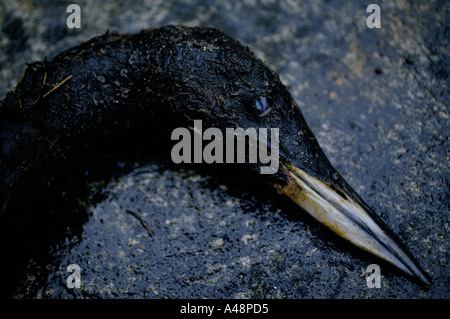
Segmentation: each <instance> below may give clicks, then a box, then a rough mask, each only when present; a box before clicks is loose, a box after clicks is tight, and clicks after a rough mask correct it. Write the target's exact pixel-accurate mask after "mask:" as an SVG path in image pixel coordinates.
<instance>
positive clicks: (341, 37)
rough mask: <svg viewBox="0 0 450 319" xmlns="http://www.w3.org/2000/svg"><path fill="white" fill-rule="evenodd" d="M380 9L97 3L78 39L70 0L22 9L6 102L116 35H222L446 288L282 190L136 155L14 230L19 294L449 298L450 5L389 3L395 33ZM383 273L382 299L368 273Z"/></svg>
mask: <svg viewBox="0 0 450 319" xmlns="http://www.w3.org/2000/svg"><path fill="white" fill-rule="evenodd" d="M370 3H371V2H367V1H366V2H365V1H358V2H357V1H352V2H349V3H347V2H344V1H310V2H309V3H301V2H300V1H275V0H273V1H272V0H266V1H253V0H245V1H240V0H239V1H238V0H237V1H226V2H224V3H222V2H218V3H216V2H215V1H211V0H198V1H177V0H175V1H173V0H171V1H168V0H161V1H117V2H116V3H115V4H113V3H112V2H110V1H93V0H92V1H81V0H80V1H78V2H77V4H79V5H80V7H81V10H82V12H81V29H68V28H67V27H66V18H67V16H68V15H69V14H68V13H66V6H67V4H66V2H65V1H35V0H27V1H4V2H1V4H0V52H1V54H0V79H1V82H0V83H1V86H0V96H2V97H3V96H4V95H5V94H6V92H7V91H9V90H11V89H12V88H13V87H14V85H15V84H16V83H17V81H18V80H19V78H20V75H21V74H22V72H23V70H24V69H25V67H26V64H25V63H27V62H31V61H32V60H43V59H44V58H45V57H47V58H48V59H51V58H52V57H53V56H55V55H56V54H57V53H59V52H60V51H62V50H63V49H66V48H69V47H71V46H73V45H77V44H79V43H80V42H81V41H83V40H88V39H90V38H91V37H92V36H95V35H99V34H102V33H104V32H106V30H111V31H120V32H137V31H139V30H140V29H143V28H149V27H155V26H162V25H167V24H184V25H188V26H208V27H215V28H218V29H222V30H223V31H224V32H225V33H226V34H228V35H230V36H232V37H234V38H236V39H238V40H240V41H242V42H243V43H245V44H247V45H248V46H249V47H250V48H251V49H252V50H253V51H254V52H255V53H256V55H257V56H258V57H260V58H261V59H263V60H264V61H266V62H267V64H268V65H269V66H270V67H271V68H272V69H274V70H275V71H277V72H278V73H279V74H280V76H281V79H282V81H283V82H284V83H285V85H287V86H288V87H289V88H290V91H291V94H292V95H293V96H294V98H295V99H296V101H297V102H298V104H299V105H300V107H301V108H302V110H303V114H304V116H305V118H306V120H307V122H308V124H309V126H310V128H311V129H312V131H313V132H314V133H315V135H316V137H317V139H318V140H319V142H320V144H321V146H322V147H323V149H324V151H325V153H326V154H327V156H328V157H329V159H330V161H331V162H332V163H333V165H334V166H335V167H336V168H337V170H338V171H339V172H340V173H341V174H342V175H343V176H344V177H345V178H346V179H347V181H348V182H349V183H350V184H351V185H352V186H353V187H354V188H355V190H356V191H357V192H358V193H359V194H360V195H361V196H362V197H363V198H364V199H365V200H366V201H367V202H368V204H369V205H371V206H372V207H374V209H375V211H376V212H377V213H378V214H380V215H381V217H382V219H383V220H384V221H385V222H386V224H387V225H389V227H390V228H391V229H392V230H393V231H394V232H395V233H396V234H397V235H398V236H399V237H400V239H401V240H402V241H403V242H404V243H405V245H406V246H407V247H408V249H409V250H410V251H411V253H412V255H414V256H415V257H416V258H417V260H418V261H419V263H420V265H421V266H422V267H423V268H424V269H425V271H426V272H427V273H428V274H429V275H430V276H431V277H432V280H433V285H432V286H431V287H430V288H428V289H424V288H421V287H420V286H418V285H416V284H415V283H412V282H410V281H409V280H408V279H407V278H405V277H404V276H403V275H401V274H399V273H398V272H396V271H394V270H393V269H392V268H389V267H388V266H386V265H385V264H383V263H381V262H379V261H378V260H376V259H375V258H374V257H371V256H369V255H367V254H365V253H362V252H360V251H358V250H356V249H354V248H353V247H351V246H350V245H348V244H347V243H345V242H343V241H342V240H339V239H338V238H337V237H336V236H335V235H333V234H331V233H330V232H329V231H328V230H327V229H325V228H324V227H322V226H321V225H319V224H318V223H316V222H315V221H314V220H312V219H311V218H309V217H307V216H305V213H303V212H302V211H301V210H299V209H298V208H297V207H295V206H294V205H293V204H291V203H289V202H288V201H287V200H284V199H282V198H278V197H277V195H276V194H275V193H274V192H271V191H270V190H269V189H267V188H265V187H262V186H260V185H254V184H253V183H252V182H250V181H246V180H242V178H241V177H240V176H239V175H236V176H223V174H220V173H217V172H211V171H208V169H205V168H204V167H197V166H191V167H180V166H176V165H174V164H172V163H170V161H169V160H168V159H167V158H168V155H167V154H161V152H162V151H160V150H158V149H155V150H154V152H153V153H154V155H149V154H148V152H143V151H142V150H138V149H136V150H134V151H135V152H136V155H135V154H134V153H133V152H128V153H127V154H107V155H105V158H102V159H100V160H98V163H91V164H89V165H87V166H86V167H89V169H87V171H86V173H85V176H87V178H86V179H83V182H80V181H79V179H77V178H74V182H73V183H72V184H71V183H68V186H66V188H65V189H62V190H61V194H55V196H54V198H52V199H50V198H42V200H41V202H40V203H34V204H33V206H32V207H30V211H29V212H27V214H25V215H20V216H8V217H4V218H5V220H4V221H2V225H1V230H2V232H1V249H2V284H1V287H2V288H1V289H2V292H1V295H2V296H6V297H14V298H23V297H26V298H83V297H84V298H144V297H145V298H379V297H380V298H449V297H450V292H449V287H450V271H449V268H448V266H449V265H448V263H449V261H448V259H449V258H448V257H449V252H448V243H449V204H450V202H449V145H448V132H449V108H448V101H449V87H448V83H449V79H448V76H449V72H450V56H449V48H450V43H449V42H450V41H449V39H450V22H449V17H450V5H449V3H448V2H446V1H378V2H377V3H378V4H379V5H380V7H381V28H380V29H369V28H368V27H367V25H366V18H367V16H368V15H369V13H366V8H367V5H369V4H370ZM113 153H114V152H113ZM139 154H141V155H142V154H145V156H144V155H142V156H141V155H139ZM80 160H81V159H80ZM68 178H69V179H70V178H71V177H70V176H69V177H68ZM85 180H88V181H89V184H88V185H87V186H84V184H83V183H84V181H85ZM81 184H83V185H81ZM26 200H27V199H26V198H24V201H26ZM127 211H128V212H127ZM129 212H133V213H134V214H130V213H129ZM136 214H137V215H138V216H140V218H142V219H143V220H144V221H145V222H146V223H147V224H148V226H149V228H150V229H151V230H152V231H153V233H154V236H152V237H151V236H149V233H148V231H147V229H146V228H145V227H143V225H142V224H141V222H140V220H139V219H138V218H137V217H136ZM373 263H378V264H380V266H381V273H382V279H381V288H380V289H369V288H368V287H367V286H366V280H365V277H364V275H363V270H365V269H366V268H367V266H368V265H370V264H373ZM69 264H78V265H79V266H80V267H81V288H79V289H69V288H67V285H66V278H67V277H68V276H69V275H70V273H68V272H67V266H68V265H69Z"/></svg>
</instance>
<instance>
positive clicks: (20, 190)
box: [0, 26, 430, 285]
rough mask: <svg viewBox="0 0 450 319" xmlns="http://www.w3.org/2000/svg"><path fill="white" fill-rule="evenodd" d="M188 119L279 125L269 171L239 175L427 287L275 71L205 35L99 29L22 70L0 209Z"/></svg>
mask: <svg viewBox="0 0 450 319" xmlns="http://www.w3.org/2000/svg"><path fill="white" fill-rule="evenodd" d="M194 120H201V121H202V123H203V127H204V128H207V127H215V128H220V129H225V128H235V127H241V128H247V127H254V128H279V150H278V152H277V154H276V155H277V156H278V159H279V163H280V166H279V169H278V171H277V172H276V173H275V174H264V175H261V174H260V167H261V165H262V164H261V163H254V164H248V165H245V166H243V167H245V170H246V173H247V174H249V175H253V176H255V177H256V178H259V179H260V180H261V181H264V182H266V183H269V184H270V185H272V186H273V187H274V188H275V189H277V190H278V192H281V193H283V194H285V195H287V196H288V197H289V198H291V199H292V200H293V201H294V202H295V203H296V204H297V205H298V206H300V207H301V208H302V209H303V210H304V211H306V212H307V213H309V214H310V215H312V216H313V217H314V218H315V219H317V220H318V221H319V222H321V223H322V224H324V225H326V226H327V227H328V228H330V229H331V230H332V231H334V232H336V233H337V234H338V235H339V236H341V237H343V238H345V239H346V240H348V241H349V242H351V243H353V244H354V245H356V246H358V247H360V248H362V249H364V250H366V251H368V252H370V253H372V254H374V255H376V256H377V257H379V258H381V259H383V260H385V261H387V262H388V263H390V264H392V265H394V266H395V267H397V268H398V269H400V270H401V271H403V272H404V273H405V274H406V275H408V276H410V277H412V278H414V279H416V280H417V281H419V282H421V283H422V284H425V285H429V284H430V279H429V277H428V275H427V274H426V273H425V272H424V271H423V270H422V269H421V268H420V266H419V265H418V263H417V262H416V261H415V260H414V258H413V257H412V256H411V255H410V254H409V253H408V252H407V251H406V249H405V248H404V247H403V246H402V244H401V243H400V242H399V241H398V240H397V239H396V237H395V236H394V235H393V234H391V232H390V231H389V230H388V228H387V227H386V225H385V224H384V223H383V222H382V221H381V220H380V218H379V217H378V216H377V215H376V214H375V213H374V212H373V211H372V209H371V208H370V207H369V206H368V205H367V204H366V203H365V202H364V201H363V200H362V199H361V198H360V197H359V196H358V195H357V194H356V193H355V191H354V190H353V189H352V188H351V187H350V186H349V185H348V183H347V182H346V181H345V180H344V179H343V178H342V176H341V175H340V174H339V173H338V172H337V171H336V170H335V169H334V168H333V166H332V165H331V164H330V162H329V160H328V159H327V158H326V156H325V154H324V152H323V151H322V150H321V148H320V146H319V144H318V142H317V140H316V138H315V137H314V135H313V133H312V132H311V130H310V129H309V128H308V126H307V124H306V122H305V120H304V118H303V116H302V113H301V110H300V108H299V106H298V105H297V103H296V102H295V101H294V99H293V98H292V97H291V95H290V93H289V92H288V90H287V88H286V87H285V86H284V85H283V84H282V83H281V81H280V79H279V76H278V74H277V73H275V72H273V71H271V70H270V69H269V68H268V67H267V66H266V65H265V64H264V63H263V62H262V61H261V60H259V59H258V58H256V57H255V55H254V54H253V53H252V52H251V51H250V49H249V48H248V47H246V46H244V45H242V44H241V43H240V42H238V41H236V40H234V39H232V38H230V37H228V36H226V35H225V34H223V33H222V32H220V31H218V30H215V29H211V28H188V27H183V26H167V27H163V28H157V29H149V30H144V31H141V32H140V33H137V34H117V33H107V34H105V35H102V36H99V37H95V38H93V39H91V40H89V41H87V42H85V43H82V44H81V45H79V46H76V47H73V48H70V49H68V50H66V51H64V52H62V53H61V54H59V55H57V56H56V57H55V58H53V59H52V60H51V61H44V62H33V63H31V64H29V65H28V67H27V68H26V70H25V72H24V75H23V76H22V78H21V79H20V80H19V82H18V83H17V85H16V87H14V89H12V90H11V91H10V92H9V93H8V94H7V95H6V97H5V98H4V100H3V101H2V103H1V106H0V143H1V144H0V146H1V157H0V174H1V175H0V207H1V209H2V210H3V211H7V210H8V207H9V206H10V205H12V203H13V202H15V201H16V202H17V201H19V200H20V198H21V196H23V194H24V192H26V191H27V189H30V188H39V187H45V186H46V185H47V184H48V183H50V182H51V181H52V180H54V179H55V178H56V179H57V178H66V177H62V176H59V175H58V172H59V169H60V168H61V167H64V165H66V163H67V159H68V158H70V157H73V156H76V154H74V153H76V151H74V150H77V149H82V148H83V146H84V145H91V141H92V140H96V141H99V140H100V141H108V140H111V139H114V138H116V137H117V136H118V135H121V134H129V133H130V132H136V134H145V132H148V134H155V132H159V134H160V136H159V137H158V138H160V139H167V141H168V142H169V140H170V131H171V130H173V129H175V128H177V127H191V128H192V124H193V121H194ZM150 132H151V133H150ZM269 144H270V142H268V145H267V147H270V145H269ZM94 145H95V144H94ZM223 165H226V164H223ZM299 211H302V210H299Z"/></svg>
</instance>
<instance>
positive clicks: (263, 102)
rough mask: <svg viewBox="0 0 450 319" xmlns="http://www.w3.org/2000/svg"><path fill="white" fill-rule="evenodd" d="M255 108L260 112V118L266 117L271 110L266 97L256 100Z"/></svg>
mask: <svg viewBox="0 0 450 319" xmlns="http://www.w3.org/2000/svg"><path fill="white" fill-rule="evenodd" d="M255 107H256V109H257V110H258V112H259V116H264V115H266V114H267V113H269V112H270V110H271V107H270V104H269V101H268V100H267V98H266V97H265V96H260V97H258V98H257V99H256V102H255Z"/></svg>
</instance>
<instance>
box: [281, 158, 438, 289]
mask: <svg viewBox="0 0 450 319" xmlns="http://www.w3.org/2000/svg"><path fill="white" fill-rule="evenodd" d="M281 168H282V169H283V171H284V173H285V174H286V176H287V177H288V183H287V184H286V185H280V184H274V186H275V188H277V189H278V190H279V191H281V192H282V193H284V194H285V195H287V196H288V197H289V198H291V199H292V200H293V201H294V202H295V203H296V204H297V205H298V206H300V207H301V208H303V210H305V211H306V212H307V213H309V214H310V215H311V216H312V217H314V218H315V219H316V220H318V221H319V222H321V223H322V224H324V225H326V226H327V227H328V228H330V229H331V230H332V231H334V232H335V233H337V234H338V235H339V236H341V237H343V238H345V239H346V240H348V241H350V242H351V243H353V244H354V245H356V246H358V247H360V248H362V249H364V250H366V251H368V252H370V253H371V254H373V255H376V256H378V257H379V258H381V259H383V260H385V261H387V262H388V263H390V264H392V265H394V266H395V267H397V268H398V269H400V270H402V271H403V272H404V273H405V274H406V275H408V276H410V277H412V278H413V279H416V280H418V281H419V282H420V283H422V284H424V285H427V286H428V285H430V284H431V283H430V281H429V280H428V278H427V275H426V274H425V273H424V271H423V270H422V269H421V268H420V266H419V265H418V264H417V263H416V262H415V261H414V259H413V257H412V256H410V255H409V253H407V252H406V250H404V249H403V248H401V244H399V243H398V242H397V241H396V240H395V239H393V238H392V236H390V235H388V233H387V232H388V230H387V228H386V226H385V225H384V224H382V223H381V222H380V221H376V220H378V218H376V217H374V216H373V213H372V212H368V210H370V208H369V209H368V210H365V209H363V208H362V207H361V206H367V204H362V203H361V202H362V200H361V199H359V198H358V197H359V196H357V195H353V196H350V195H349V194H348V192H345V191H344V190H343V189H342V188H340V187H337V186H336V185H331V184H330V183H325V182H322V181H320V180H318V179H317V178H315V177H313V176H311V175H309V174H307V173H306V172H305V171H303V170H301V169H299V168H298V167H296V166H293V165H291V164H288V163H285V162H283V163H282V165H281ZM352 197H353V198H352ZM360 203H361V204H360Z"/></svg>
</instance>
